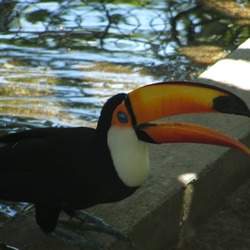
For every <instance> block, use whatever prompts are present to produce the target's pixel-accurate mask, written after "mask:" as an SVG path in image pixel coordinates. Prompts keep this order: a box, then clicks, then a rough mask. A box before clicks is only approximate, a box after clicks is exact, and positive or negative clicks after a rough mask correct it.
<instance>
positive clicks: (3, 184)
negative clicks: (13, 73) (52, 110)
mask: <svg viewBox="0 0 250 250" xmlns="http://www.w3.org/2000/svg"><path fill="white" fill-rule="evenodd" d="M206 112H215V113H216V112H221V113H229V114H236V115H243V116H250V111H249V109H248V107H247V106H246V104H245V103H244V101H243V100H241V99H240V98H239V97H238V96H236V95H234V94H233V93H231V92H229V91H226V90H223V89H221V88H218V87H213V86H209V85H205V84H200V83H191V82H163V83H156V84H151V85H147V86H144V87H141V88H138V89H136V90H134V91H132V92H130V93H129V94H118V95H115V96H113V97H111V98H110V99H109V100H108V101H107V102H106V104H105V105H104V107H103V109H102V111H101V115H100V118H99V121H98V124H97V128H96V129H92V128H87V127H77V128H42V129H33V130H27V131H22V132H18V133H13V134H8V135H4V136H2V137H0V143H1V147H0V159H1V165H0V177H1V181H0V199H3V200H9V201H23V202H24V201H25V202H30V203H33V204H34V205H35V211H36V221H37V223H38V224H39V226H40V227H41V228H42V230H43V231H44V232H46V233H49V232H52V231H53V230H54V229H55V227H56V225H57V221H58V216H59V214H60V212H61V211H62V210H64V211H65V212H66V213H68V214H70V215H74V214H75V211H77V210H80V209H86V208H89V207H92V206H94V205H96V204H100V203H110V202H115V201H119V200H122V199H124V198H126V197H128V196H130V195H131V194H133V193H134V192H135V191H136V189H138V188H139V187H140V186H141V185H142V184H143V183H144V182H145V181H146V180H147V178H148V176H149V158H148V148H147V144H148V143H169V142H170V143H172V142H195V143H207V144H217V145H222V146H227V147H234V148H237V149H240V150H242V151H244V152H246V153H248V154H249V153H250V149H248V148H247V147H246V146H244V145H243V144H241V143H240V142H239V141H237V140H234V139H232V138H230V137H229V136H227V135H224V134H222V133H220V132H216V131H214V130H211V129H208V128H205V127H201V126H198V125H192V124H183V123H171V122H169V123H167V122H166V123H157V122H155V123H148V122H149V121H153V120H157V119H160V118H163V117H167V116H172V115H179V114H187V113H206ZM10 183H11V185H10Z"/></svg>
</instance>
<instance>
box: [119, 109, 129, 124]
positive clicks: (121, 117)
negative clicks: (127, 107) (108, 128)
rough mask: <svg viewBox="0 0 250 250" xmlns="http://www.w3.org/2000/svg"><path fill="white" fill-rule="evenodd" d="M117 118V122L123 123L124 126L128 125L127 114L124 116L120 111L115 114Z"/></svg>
mask: <svg viewBox="0 0 250 250" xmlns="http://www.w3.org/2000/svg"><path fill="white" fill-rule="evenodd" d="M117 118H118V121H119V122H120V123H124V124H126V123H128V116H127V114H125V113H124V112H122V111H119V112H118V113H117Z"/></svg>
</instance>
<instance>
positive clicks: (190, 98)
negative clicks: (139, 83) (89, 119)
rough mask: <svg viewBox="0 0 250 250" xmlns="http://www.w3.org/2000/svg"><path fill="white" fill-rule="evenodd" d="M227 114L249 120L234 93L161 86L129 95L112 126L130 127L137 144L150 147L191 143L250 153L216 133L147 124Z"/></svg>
mask: <svg viewBox="0 0 250 250" xmlns="http://www.w3.org/2000/svg"><path fill="white" fill-rule="evenodd" d="M208 112H209V113H219V112H220V113H228V114H236V115H243V116H249V117H250V110H249V109H248V107H247V105H246V104H245V103H244V101H243V100H242V99H240V98H239V97H238V96H236V95H234V94H233V93H231V92H229V91H226V90H223V89H221V88H217V87H213V86H210V85H205V84H200V83H193V82H192V83H191V82H163V83H156V84H151V85H147V86H144V87H141V88H138V89H136V90H134V91H132V92H130V93H129V94H128V95H127V97H126V98H125V100H124V102H122V103H121V104H120V105H119V106H118V107H117V108H116V109H115V111H114V113H113V119H112V124H113V125H118V126H122V127H128V126H132V127H133V128H134V129H135V131H136V133H137V136H138V138H139V139H140V140H143V141H146V142H150V143H174V142H194V143H206V144H215V145H221V146H227V147H233V148H237V149H240V150H242V151H244V152H246V153H248V154H250V149H248V148H247V147H246V146H245V145H243V144H242V143H240V142H239V141H237V140H235V139H233V138H231V137H229V136H227V135H225V134H222V133H220V132H217V131H215V130H212V129H209V128H206V127H202V126H198V125H192V124H184V123H157V122H156V123H148V122H150V121H154V120H158V119H160V118H163V117H168V116H173V115H179V114H189V113H208Z"/></svg>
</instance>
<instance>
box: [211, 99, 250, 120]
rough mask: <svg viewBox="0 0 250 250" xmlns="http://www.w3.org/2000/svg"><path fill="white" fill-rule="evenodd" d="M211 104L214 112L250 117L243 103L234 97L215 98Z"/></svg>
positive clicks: (249, 111) (249, 112)
mask: <svg viewBox="0 0 250 250" xmlns="http://www.w3.org/2000/svg"><path fill="white" fill-rule="evenodd" d="M213 104H214V105H213V109H214V110H216V111H219V112H222V113H226V114H235V115H243V116H248V117H250V110H249V108H248V107H247V105H246V104H245V102H244V101H243V100H241V99H240V98H239V97H237V96H235V95H230V96H219V97H216V98H215V99H214V100H213Z"/></svg>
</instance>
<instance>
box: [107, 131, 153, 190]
mask: <svg viewBox="0 0 250 250" xmlns="http://www.w3.org/2000/svg"><path fill="white" fill-rule="evenodd" d="M108 147H109V150H110V153H111V157H112V160H113V164H114V166H115V169H116V172H117V174H118V176H119V177H120V179H121V180H122V181H123V183H124V184H125V185H127V186H129V187H136V186H141V185H142V184H143V183H144V182H145V181H146V180H147V179H148V176H149V157H148V144H147V143H146V142H143V141H140V140H139V139H138V138H137V135H136V133H135V131H134V129H132V128H120V127H118V126H113V127H111V128H110V129H109V131H108Z"/></svg>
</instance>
